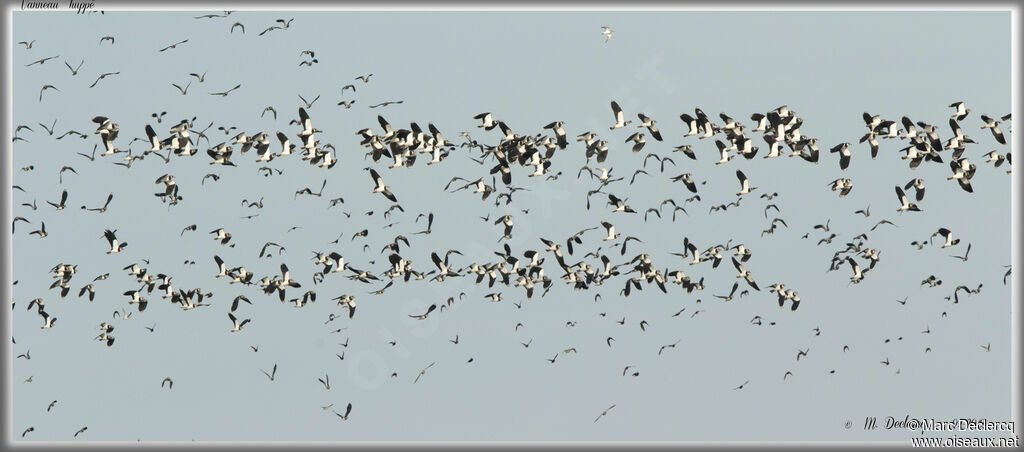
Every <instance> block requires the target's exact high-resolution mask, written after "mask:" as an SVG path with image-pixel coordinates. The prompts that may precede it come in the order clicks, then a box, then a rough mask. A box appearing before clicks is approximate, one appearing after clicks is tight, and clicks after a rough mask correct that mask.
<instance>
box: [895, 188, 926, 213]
mask: <svg viewBox="0 0 1024 452" xmlns="http://www.w3.org/2000/svg"><path fill="white" fill-rule="evenodd" d="M896 197H897V198H898V199H899V200H900V207H899V208H898V209H896V211H897V212H900V213H903V212H905V211H908V210H909V211H912V212H921V208H919V207H917V204H914V203H912V202H910V201H909V200H908V199H907V195H906V193H904V192H903V189H902V188H900V186H899V185H897V186H896Z"/></svg>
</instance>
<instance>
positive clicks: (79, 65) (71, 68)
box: [64, 59, 85, 76]
mask: <svg viewBox="0 0 1024 452" xmlns="http://www.w3.org/2000/svg"><path fill="white" fill-rule="evenodd" d="M83 64H85V60H84V59H83V60H82V61H81V62H80V63H78V66H77V67H71V65H70V64H68V62H67V61H64V65H65V66H67V67H68V70H70V71H71V75H72V76H76V75H78V70H79V69H81V68H82V65H83Z"/></svg>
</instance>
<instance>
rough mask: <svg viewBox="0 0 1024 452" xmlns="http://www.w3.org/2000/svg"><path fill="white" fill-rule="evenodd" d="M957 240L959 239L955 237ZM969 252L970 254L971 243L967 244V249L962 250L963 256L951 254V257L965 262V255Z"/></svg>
mask: <svg viewBox="0 0 1024 452" xmlns="http://www.w3.org/2000/svg"><path fill="white" fill-rule="evenodd" d="M957 240H958V241H959V239H957ZM969 254H971V244H970V243H968V244H967V251H966V252H964V255H963V256H951V257H955V258H957V259H960V260H961V261H963V262H967V257H968V255H969Z"/></svg>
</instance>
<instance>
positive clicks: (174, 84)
mask: <svg viewBox="0 0 1024 452" xmlns="http://www.w3.org/2000/svg"><path fill="white" fill-rule="evenodd" d="M171 86H173V87H175V88H178V91H179V92H181V95H182V96H184V95H187V94H188V88H189V87H190V86H192V80H189V81H188V83H187V84H186V85H185V87H184V88H182V87H180V86H178V84H177V83H171Z"/></svg>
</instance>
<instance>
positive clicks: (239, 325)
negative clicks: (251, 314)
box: [228, 312, 251, 333]
mask: <svg viewBox="0 0 1024 452" xmlns="http://www.w3.org/2000/svg"><path fill="white" fill-rule="evenodd" d="M228 318H229V319H231V324H232V325H233V327H232V328H231V332H232V333H234V332H238V331H242V327H243V326H245V324H246V323H249V320H251V319H245V320H243V321H241V322H239V321H238V319H237V318H235V315H234V314H232V313H230V312H229V313H228Z"/></svg>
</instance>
